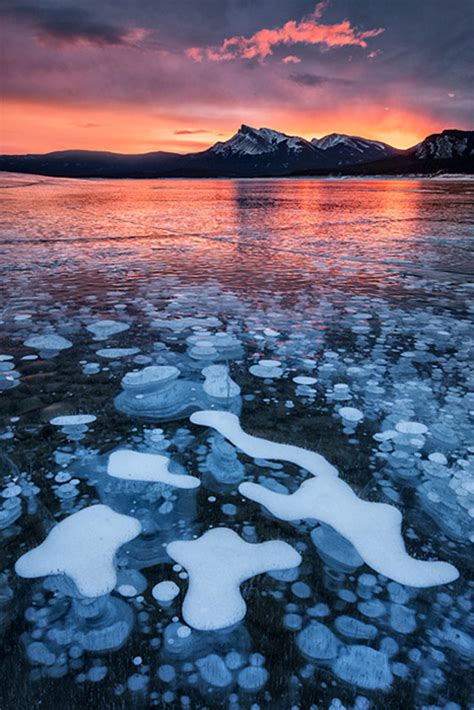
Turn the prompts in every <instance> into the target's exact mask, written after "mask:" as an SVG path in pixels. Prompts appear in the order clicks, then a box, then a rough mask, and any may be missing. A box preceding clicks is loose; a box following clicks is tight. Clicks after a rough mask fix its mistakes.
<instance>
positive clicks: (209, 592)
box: [166, 528, 301, 631]
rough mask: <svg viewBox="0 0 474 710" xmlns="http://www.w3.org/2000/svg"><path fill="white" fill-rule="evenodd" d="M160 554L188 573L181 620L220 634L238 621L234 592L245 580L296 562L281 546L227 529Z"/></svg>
mask: <svg viewBox="0 0 474 710" xmlns="http://www.w3.org/2000/svg"><path fill="white" fill-rule="evenodd" d="M166 551H167V552H168V554H169V556H170V557H171V558H172V559H173V560H175V562H178V564H180V565H182V566H183V567H184V568H185V570H186V571H187V572H188V574H189V587H188V591H187V593H186V596H185V599H184V603H183V610H182V611H183V618H184V620H185V621H186V623H187V624H188V625H189V626H191V627H192V628H194V629H199V630H201V631H210V630H213V629H223V628H225V627H227V626H232V625H233V624H236V623H237V622H239V621H241V620H242V619H243V618H244V616H245V613H246V609H247V607H246V604H245V602H244V600H243V598H242V596H241V594H240V589H239V587H240V585H241V584H242V582H244V581H245V580H246V579H250V578H251V577H255V576H256V575H258V574H262V573H263V572H270V571H272V570H279V569H288V568H292V567H298V565H299V564H300V563H301V557H300V555H299V554H298V552H296V550H294V549H293V548H292V547H291V546H290V545H288V543H286V542H283V541H281V540H271V541H268V542H262V543H256V544H255V543H248V542H245V540H242V538H241V537H239V535H237V533H235V532H234V531H233V530H230V529H229V528H214V529H212V530H208V531H207V532H206V533H204V535H201V537H200V538H198V539H197V540H176V541H174V542H171V543H169V544H168V545H167V547H166Z"/></svg>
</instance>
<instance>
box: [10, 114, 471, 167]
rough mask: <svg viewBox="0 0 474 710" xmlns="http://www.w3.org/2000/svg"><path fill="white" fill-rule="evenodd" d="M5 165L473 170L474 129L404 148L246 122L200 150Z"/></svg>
mask: <svg viewBox="0 0 474 710" xmlns="http://www.w3.org/2000/svg"><path fill="white" fill-rule="evenodd" d="M0 170H3V171H10V172H20V173H32V174H40V175H50V176H56V177H76V178H79V177H80V178H158V177H269V176H275V177H279V176H290V175H387V174H390V175H396V174H398V175H406V174H433V173H437V172H438V173H439V172H448V173H474V131H461V130H456V129H448V130H445V131H443V132H442V133H435V134H433V135H431V136H428V137H427V138H425V140H423V141H422V142H421V143H419V144H417V145H415V146H413V147H412V148H409V149H408V150H399V149H397V148H393V147H392V146H390V145H388V144H386V143H382V142H380V141H374V140H368V139H365V138H359V137H357V136H349V135H345V134H340V133H331V134H329V135H327V136H324V137H323V138H313V139H312V140H311V141H308V140H306V139H304V138H300V137H299V136H289V135H286V134H285V133H281V132H279V131H274V130H272V129H270V128H252V127H250V126H246V125H242V126H241V127H240V128H239V130H238V131H237V133H235V135H233V136H232V137H231V138H229V140H227V141H223V142H218V143H216V144H215V145H213V146H212V147H210V148H208V149H207V150H204V151H200V152H198V153H187V154H180V153H168V152H163V151H159V152H153V153H143V154H137V155H129V154H121V153H109V152H101V151H87V150H65V151H56V152H53V153H45V154H43V155H2V156H0Z"/></svg>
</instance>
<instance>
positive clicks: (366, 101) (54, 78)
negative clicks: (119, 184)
mask: <svg viewBox="0 0 474 710" xmlns="http://www.w3.org/2000/svg"><path fill="white" fill-rule="evenodd" d="M0 20H1V35H2V36H1V41H2V45H3V49H2V53H3V57H2V64H3V66H4V68H3V71H2V98H3V101H2V108H1V119H0V120H1V124H0V128H1V142H2V146H1V152H3V153H26V152H30V153H41V152H47V151H51V150H61V149H66V148H89V149H94V150H112V151H119V152H128V153H134V152H135V153H140V152H147V151H155V150H171V151H177V152H182V153H185V152H191V151H196V150H202V149H205V148H207V147H208V146H209V145H211V144H212V143H214V142H216V141H218V140H225V139H226V138H228V137H230V135H232V134H233V133H235V131H236V130H237V128H238V127H239V126H240V124H241V123H246V124H249V125H252V126H257V127H260V126H267V127H271V128H274V129H276V130H280V131H284V132H285V133H289V134H296V135H302V136H304V137H305V138H308V139H311V138H313V137H315V136H317V137H320V136H322V135H324V134H326V133H331V132H341V133H351V134H356V135H362V136H364V137H367V138H375V139H379V140H384V141H386V142H388V143H391V144H393V145H395V146H397V147H401V148H405V147H408V146H410V145H413V144H415V143H416V142H418V141H419V140H421V139H422V138H424V137H425V136H426V135H427V134H429V133H433V132H435V131H438V130H442V129H443V128H464V129H470V128H473V127H474V126H473V124H474V121H473V119H472V117H473V116H474V52H473V43H472V37H473V28H474V1H473V0H449V2H448V0H328V2H320V3H319V4H315V2H313V1H312V0H134V1H132V0H100V2H98V1H97V0H77V1H75V2H68V0H24V1H23V2H21V1H18V2H12V1H11V0H10V1H8V0H6V1H2V2H0Z"/></svg>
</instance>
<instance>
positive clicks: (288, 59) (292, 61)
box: [282, 54, 301, 64]
mask: <svg viewBox="0 0 474 710" xmlns="http://www.w3.org/2000/svg"><path fill="white" fill-rule="evenodd" d="M282 62H283V64H299V63H300V62H301V59H300V58H299V57H295V56H293V55H292V54H289V55H288V56H287V57H283V59H282Z"/></svg>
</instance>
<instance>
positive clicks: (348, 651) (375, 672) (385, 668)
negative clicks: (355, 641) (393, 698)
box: [332, 646, 393, 690]
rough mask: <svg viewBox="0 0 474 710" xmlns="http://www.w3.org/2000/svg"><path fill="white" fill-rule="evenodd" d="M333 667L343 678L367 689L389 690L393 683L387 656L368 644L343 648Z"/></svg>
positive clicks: (339, 676)
mask: <svg viewBox="0 0 474 710" xmlns="http://www.w3.org/2000/svg"><path fill="white" fill-rule="evenodd" d="M332 668H333V671H334V673H335V674H336V675H337V676H338V678H341V680H345V681H346V682H348V683H351V684H352V685H357V686H359V687H361V688H367V690H389V688H390V686H391V685H392V680H393V676H392V673H391V670H390V666H389V663H388V658H387V656H386V655H385V653H382V652H381V651H376V650H375V649H373V648H369V647H368V646H347V647H344V648H341V650H340V653H339V656H338V658H337V659H336V661H335V662H334V663H333V665H332Z"/></svg>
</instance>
